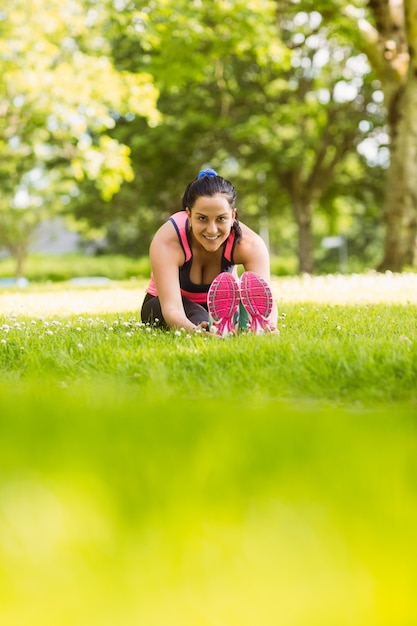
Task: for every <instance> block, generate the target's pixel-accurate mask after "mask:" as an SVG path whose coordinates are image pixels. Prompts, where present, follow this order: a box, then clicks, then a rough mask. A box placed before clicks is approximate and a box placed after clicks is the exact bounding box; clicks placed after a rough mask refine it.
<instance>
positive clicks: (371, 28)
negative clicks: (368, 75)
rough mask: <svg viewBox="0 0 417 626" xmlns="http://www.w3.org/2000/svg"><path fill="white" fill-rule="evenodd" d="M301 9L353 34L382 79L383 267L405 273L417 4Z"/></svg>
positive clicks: (416, 183)
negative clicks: (385, 148) (384, 158)
mask: <svg viewBox="0 0 417 626" xmlns="http://www.w3.org/2000/svg"><path fill="white" fill-rule="evenodd" d="M302 5H303V7H304V8H305V10H311V11H319V12H320V13H321V15H322V16H323V19H324V21H325V23H326V24H332V23H333V24H336V25H339V28H342V29H343V30H344V31H345V32H346V33H349V36H350V37H351V40H352V42H353V44H354V45H355V47H356V48H357V49H358V50H360V51H362V52H363V53H364V54H365V55H366V56H367V59H368V62H369V63H370V65H371V66H372V70H373V72H374V75H375V77H376V78H377V80H378V83H379V85H378V87H379V90H380V91H379V92H380V93H381V94H383V105H384V108H385V119H384V123H385V128H384V133H385V135H386V136H387V142H386V143H387V146H388V147H389V159H388V163H387V173H386V183H385V199H384V212H385V245H384V252H383V258H382V260H381V262H380V264H379V269H380V270H387V269H390V270H393V271H400V270H401V269H402V268H403V267H405V266H407V265H409V266H411V265H413V264H415V262H416V237H417V118H416V115H415V111H416V110H417V54H416V45H417V44H416V42H417V0H369V1H367V0H356V1H350V2H348V1H346V0H336V1H331V2H330V1H329V0H319V1H317V2H316V1H314V2H313V1H312V0H303V1H302ZM299 7H300V5H299V4H298V3H297V8H298V10H299Z"/></svg>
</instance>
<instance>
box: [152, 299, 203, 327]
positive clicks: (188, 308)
mask: <svg viewBox="0 0 417 626" xmlns="http://www.w3.org/2000/svg"><path fill="white" fill-rule="evenodd" d="M182 302H183V305H184V311H185V315H186V316H187V317H188V319H189V320H190V321H191V322H192V323H193V324H195V325H196V326H197V325H198V324H200V323H201V322H208V321H209V314H208V311H207V309H206V308H205V307H204V306H203V305H201V304H198V303H197V302H192V301H191V300H189V299H188V298H183V299H182ZM141 319H142V322H144V323H145V324H156V325H157V326H164V327H166V326H167V324H166V322H165V320H164V316H163V315H162V309H161V303H160V302H159V298H158V296H152V295H151V294H149V293H147V294H146V296H145V299H144V301H143V304H142V310H141Z"/></svg>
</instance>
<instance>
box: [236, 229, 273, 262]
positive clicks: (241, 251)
mask: <svg viewBox="0 0 417 626" xmlns="http://www.w3.org/2000/svg"><path fill="white" fill-rule="evenodd" d="M239 224H240V227H241V230H242V238H241V240H240V241H239V243H238V244H237V246H236V248H235V253H234V258H235V260H236V262H237V263H246V262H247V261H248V260H250V259H251V257H254V256H258V255H264V254H266V255H268V250H267V247H266V245H265V242H264V240H263V239H262V237H261V236H260V235H258V233H256V232H255V231H254V230H252V228H250V227H249V226H246V224H244V223H242V222H239Z"/></svg>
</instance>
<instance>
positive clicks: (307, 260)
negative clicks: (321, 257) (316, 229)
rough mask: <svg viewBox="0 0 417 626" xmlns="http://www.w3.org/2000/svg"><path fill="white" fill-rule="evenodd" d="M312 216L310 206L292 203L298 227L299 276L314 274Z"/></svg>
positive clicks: (299, 202)
mask: <svg viewBox="0 0 417 626" xmlns="http://www.w3.org/2000/svg"><path fill="white" fill-rule="evenodd" d="M293 202H294V201H293ZM312 214H313V212H312V209H311V205H310V204H307V203H303V202H301V201H298V202H294V216H295V219H296V222H297V226H298V263H299V272H300V273H301V274H312V273H313V272H314V260H313V236H312Z"/></svg>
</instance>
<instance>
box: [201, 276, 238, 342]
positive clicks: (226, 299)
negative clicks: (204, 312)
mask: <svg viewBox="0 0 417 626" xmlns="http://www.w3.org/2000/svg"><path fill="white" fill-rule="evenodd" d="M207 305H208V310H209V315H210V321H211V324H210V326H211V327H214V328H215V329H216V333H217V334H219V335H220V336H221V337H226V335H229V334H235V326H234V322H233V317H234V315H235V313H236V311H237V309H238V306H239V285H238V283H237V280H236V278H235V277H234V276H232V274H229V272H222V273H221V274H219V275H218V276H216V278H215V279H214V280H213V282H212V283H211V285H210V289H209V291H208V294H207Z"/></svg>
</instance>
